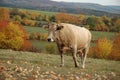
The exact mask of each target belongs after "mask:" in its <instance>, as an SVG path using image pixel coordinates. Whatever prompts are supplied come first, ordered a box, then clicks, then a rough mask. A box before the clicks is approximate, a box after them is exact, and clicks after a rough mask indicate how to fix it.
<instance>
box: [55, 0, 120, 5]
mask: <svg viewBox="0 0 120 80" xmlns="http://www.w3.org/2000/svg"><path fill="white" fill-rule="evenodd" d="M53 1H64V2H83V3H97V4H101V5H119V6H120V0H53Z"/></svg>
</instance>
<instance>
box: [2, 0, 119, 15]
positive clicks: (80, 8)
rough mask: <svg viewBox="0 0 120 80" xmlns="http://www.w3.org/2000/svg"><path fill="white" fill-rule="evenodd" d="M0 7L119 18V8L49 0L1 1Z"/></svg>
mask: <svg viewBox="0 0 120 80" xmlns="http://www.w3.org/2000/svg"><path fill="white" fill-rule="evenodd" d="M0 6H2V7H3V6H4V7H14V8H26V9H35V10H42V11H53V12H66V13H76V14H86V15H96V16H103V15H107V16H109V17H112V16H118V17H120V6H103V5H99V4H92V3H72V2H71V3H68V2H55V1H51V0H1V1H0Z"/></svg>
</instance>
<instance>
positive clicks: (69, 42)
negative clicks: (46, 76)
mask: <svg viewBox="0 0 120 80" xmlns="http://www.w3.org/2000/svg"><path fill="white" fill-rule="evenodd" d="M43 27H44V28H48V37H47V40H48V41H49V42H53V41H54V42H56V44H57V47H58V51H59V53H60V56H61V65H60V66H61V67H62V66H64V55H63V54H64V53H65V52H66V51H68V50H69V51H71V52H72V56H73V60H74V64H75V67H78V66H79V64H78V62H77V54H79V55H80V56H81V63H82V68H85V60H86V57H87V53H88V51H89V47H90V42H91V33H90V31H89V30H88V29H86V28H84V27H79V26H76V25H73V24H68V23H55V22H51V23H49V24H48V25H44V26H43Z"/></svg>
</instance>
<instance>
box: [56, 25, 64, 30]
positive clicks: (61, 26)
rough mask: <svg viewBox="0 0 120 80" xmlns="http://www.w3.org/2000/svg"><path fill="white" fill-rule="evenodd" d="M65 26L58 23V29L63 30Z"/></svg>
mask: <svg viewBox="0 0 120 80" xmlns="http://www.w3.org/2000/svg"><path fill="white" fill-rule="evenodd" d="M63 27H64V26H63V25H57V28H56V30H61V29H62V28H63Z"/></svg>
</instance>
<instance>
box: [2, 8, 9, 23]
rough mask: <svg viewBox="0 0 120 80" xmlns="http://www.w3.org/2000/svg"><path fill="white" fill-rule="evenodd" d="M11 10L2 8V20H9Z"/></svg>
mask: <svg viewBox="0 0 120 80" xmlns="http://www.w3.org/2000/svg"><path fill="white" fill-rule="evenodd" d="M9 20H10V16H9V11H8V10H7V9H6V8H0V21H9Z"/></svg>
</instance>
